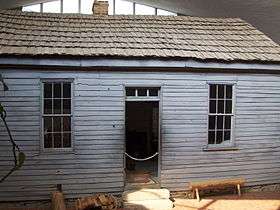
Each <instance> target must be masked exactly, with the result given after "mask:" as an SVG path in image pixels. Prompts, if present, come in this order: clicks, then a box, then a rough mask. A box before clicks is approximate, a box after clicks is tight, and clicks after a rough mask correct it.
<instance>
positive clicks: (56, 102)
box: [53, 99, 61, 114]
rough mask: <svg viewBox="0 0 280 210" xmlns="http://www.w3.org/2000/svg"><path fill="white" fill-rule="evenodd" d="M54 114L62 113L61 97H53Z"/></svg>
mask: <svg viewBox="0 0 280 210" xmlns="http://www.w3.org/2000/svg"><path fill="white" fill-rule="evenodd" d="M53 111H54V114H61V99H53Z"/></svg>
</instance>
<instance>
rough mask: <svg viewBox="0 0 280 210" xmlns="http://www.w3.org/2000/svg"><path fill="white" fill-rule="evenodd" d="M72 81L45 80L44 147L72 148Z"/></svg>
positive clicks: (43, 111) (43, 98)
mask: <svg viewBox="0 0 280 210" xmlns="http://www.w3.org/2000/svg"><path fill="white" fill-rule="evenodd" d="M71 95H72V86H71V82H67V81H63V82H61V81H54V82H43V97H42V100H43V101H42V104H43V109H42V113H43V115H42V118H43V119H42V128H43V142H44V148H71V146H72V145H71V121H72V119H71V116H72V115H71V106H72V100H71V98H72V97H71Z"/></svg>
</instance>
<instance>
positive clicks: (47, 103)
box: [44, 99, 52, 114]
mask: <svg viewBox="0 0 280 210" xmlns="http://www.w3.org/2000/svg"><path fill="white" fill-rule="evenodd" d="M44 114H52V100H51V99H45V100H44Z"/></svg>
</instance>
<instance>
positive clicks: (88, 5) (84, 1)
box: [81, 0, 94, 14]
mask: <svg viewBox="0 0 280 210" xmlns="http://www.w3.org/2000/svg"><path fill="white" fill-rule="evenodd" d="M93 1H94V0H81V13H83V14H92V5H93Z"/></svg>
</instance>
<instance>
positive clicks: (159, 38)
mask: <svg viewBox="0 0 280 210" xmlns="http://www.w3.org/2000/svg"><path fill="white" fill-rule="evenodd" d="M1 55H2V56H7V55H13V56H16V55H19V56H56V57H59V56H79V57H81V56H87V57H127V58H128V57H129V58H133V57H134V58H139V57H145V58H159V59H166V58H168V59H197V60H217V61H232V62H234V61H241V62H280V46H279V45H278V44H276V43H275V42H273V41H272V40H271V39H270V38H268V37H267V36H266V35H264V34H263V33H262V32H260V31H258V30H257V29H256V28H254V27H253V26H251V25H250V24H248V23H246V22H245V21H243V20H241V19H239V18H200V17H190V16H121V15H117V16H94V15H81V14H49V13H29V12H28V13H27V12H20V11H15V10H11V11H8V10H0V56H1Z"/></svg>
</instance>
